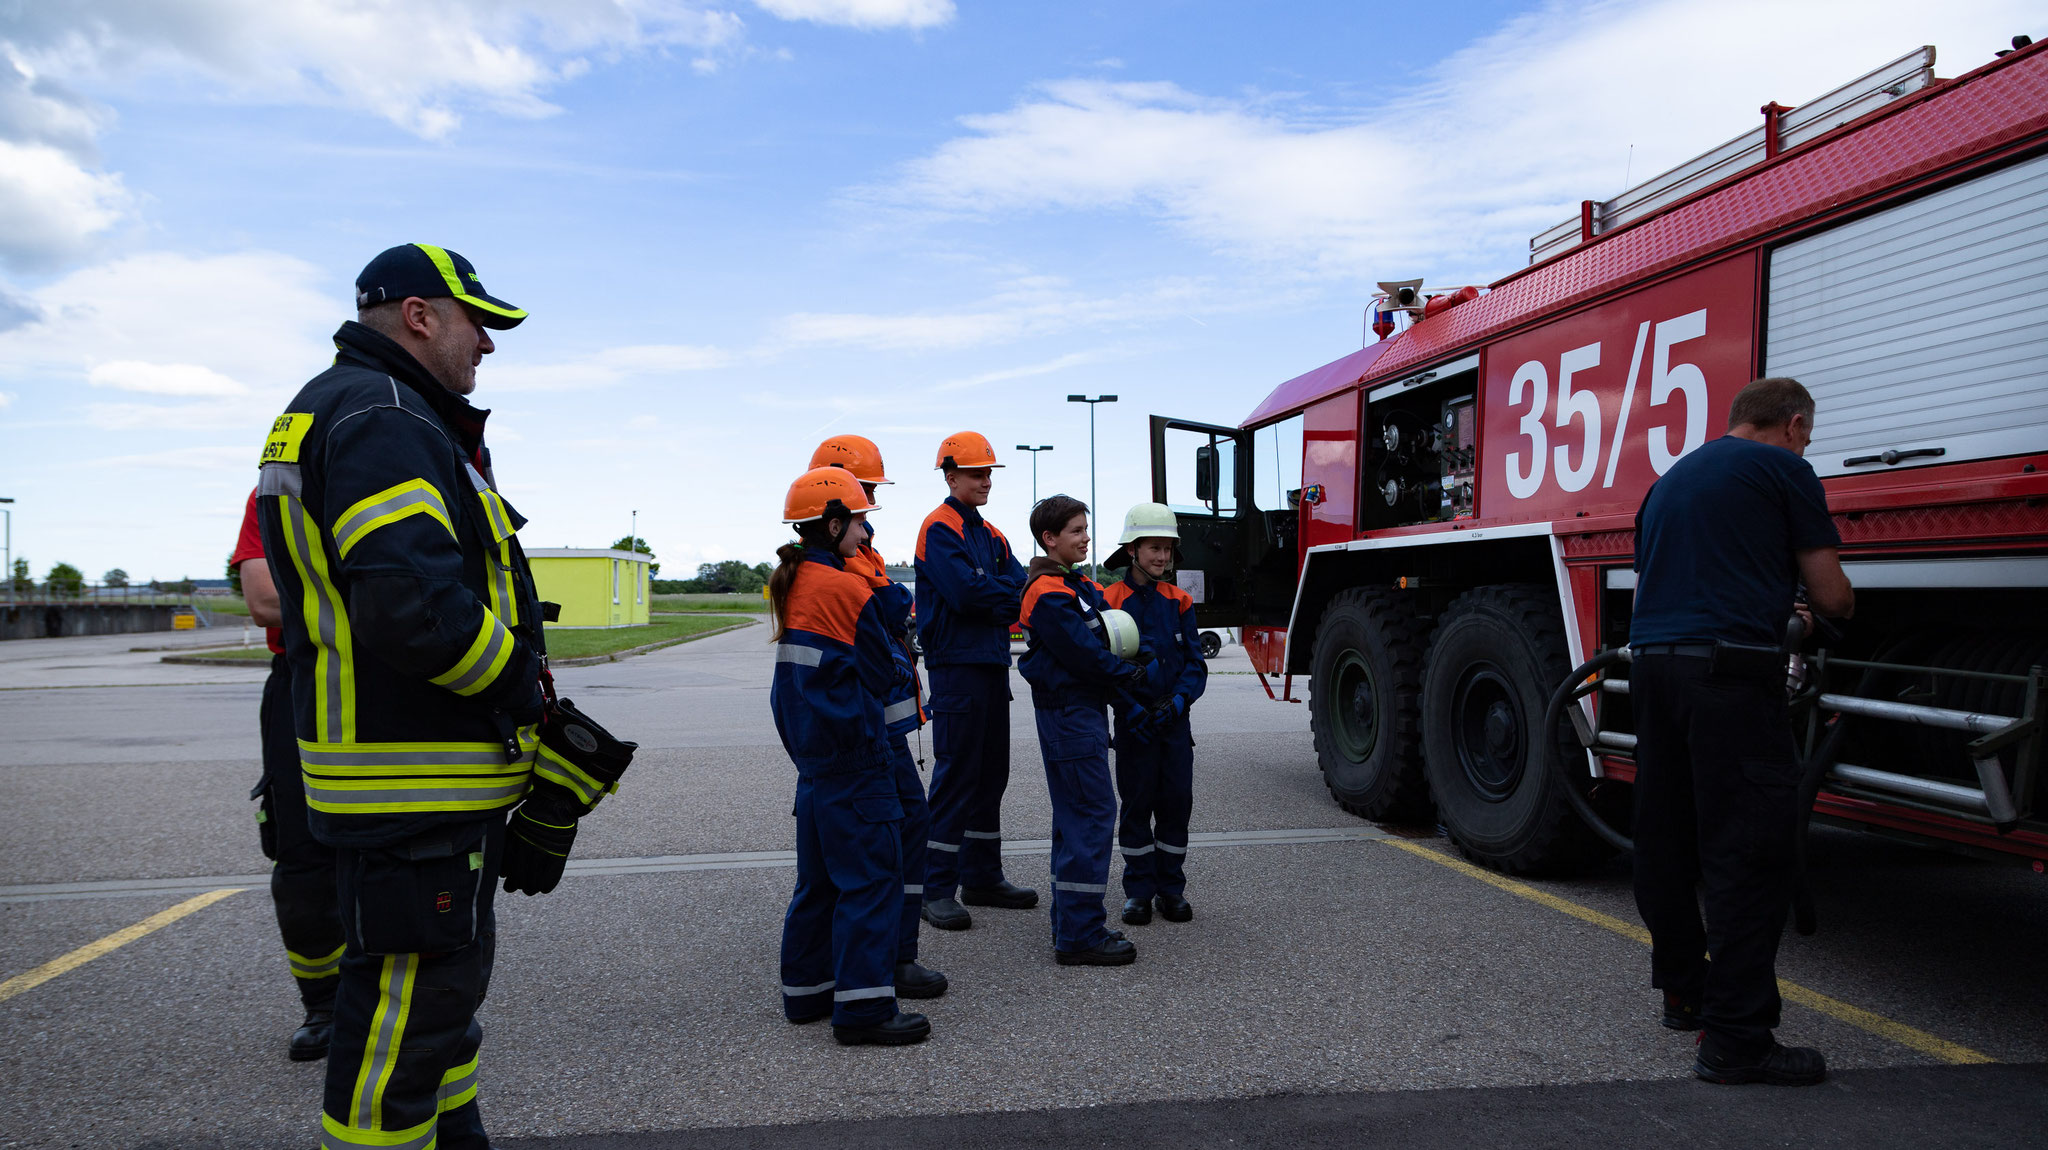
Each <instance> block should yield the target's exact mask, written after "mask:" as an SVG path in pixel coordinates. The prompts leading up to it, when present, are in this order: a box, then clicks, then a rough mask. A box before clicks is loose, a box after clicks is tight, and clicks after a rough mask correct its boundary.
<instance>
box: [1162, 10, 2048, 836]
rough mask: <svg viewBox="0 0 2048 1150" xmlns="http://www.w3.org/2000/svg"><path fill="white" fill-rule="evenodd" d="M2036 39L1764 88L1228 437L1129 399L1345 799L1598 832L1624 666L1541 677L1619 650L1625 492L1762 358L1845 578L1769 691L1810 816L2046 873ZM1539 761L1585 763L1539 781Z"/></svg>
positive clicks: (2043, 142)
mask: <svg viewBox="0 0 2048 1150" xmlns="http://www.w3.org/2000/svg"><path fill="white" fill-rule="evenodd" d="M2043 48H2044V46H2035V47H2029V48H2023V49H2021V50H2019V51H2015V52H2013V53H2010V54H2008V55H2005V56H2003V57H2001V58H1999V59H1997V60H1995V61H1994V62H1992V63H1990V64H1987V65H1985V66H1984V67H1981V68H1978V69H1976V70H1975V71H1973V72H1971V73H1969V74H1967V75H1964V76H1961V77H1958V78H1955V79H1952V80H1936V79H1934V78H1933V75H1932V59H1933V53H1932V49H1923V50H1922V51H1921V52H1920V53H1915V54H1912V55H1909V56H1908V57H1906V58H1904V59H1903V60H1902V61H1899V62H1895V64H1893V65H1890V66H1888V68H1889V71H1887V70H1884V69H1881V70H1880V71H1879V72H1877V73H1873V74H1872V76H1871V77H1865V78H1864V80H1863V81H1860V82H1859V84H1860V85H1861V86H1860V87H1859V86H1856V85H1852V86H1851V87H1849V88H1845V89H1843V90H1841V91H1840V92H1838V93H1835V94H1831V97H1834V99H1833V100H1832V103H1828V98H1824V100H1823V101H1817V102H1816V104H1822V103H1826V104H1827V106H1825V107H1816V106H1815V105H1809V106H1808V107H1807V108H1805V109H1784V108H1780V107H1779V106H1777V105H1775V104H1773V105H1770V106H1768V107H1767V108H1766V109H1765V115H1766V125H1765V127H1764V129H1763V130H1762V131H1760V132H1757V133H1752V135H1751V137H1749V138H1738V139H1737V140H1736V141H1732V142H1731V143H1730V144H1729V145H1725V146H1724V147H1723V148H1721V149H1717V150H1716V151H1715V152H1713V153H1709V154H1708V155H1707V156H1705V157H1702V159H1701V160H1700V161H1696V162H1695V163H1694V164H1692V165H1688V166H1687V167H1686V168H1682V169H1679V170H1678V171H1676V172H1674V173H1669V174H1667V176H1666V177H1659V179H1658V180H1653V181H1651V182H1650V183H1649V184H1648V185H1644V186H1641V187H1639V188H1637V189H1632V190H1631V192H1629V193H1624V194H1623V196H1622V197H1620V198H1618V199H1617V201H1614V202H1611V203H1609V204H1605V205H1596V204H1593V203H1591V202H1588V204H1587V205H1586V206H1585V209H1584V210H1583V211H1582V213H1581V218H1580V220H1579V221H1577V223H1576V224H1575V225H1573V226H1561V227H1560V228H1557V229H1552V231H1551V232H1549V233H1546V234H1545V235H1543V236H1539V237H1538V238H1537V240H1536V241H1534V242H1533V243H1532V247H1534V248H1536V253H1535V258H1534V262H1532V264H1531V266H1529V267H1527V268H1525V269H1523V270H1521V271H1518V272H1516V273H1514V274H1513V275H1510V276H1508V277H1506V278H1505V279H1502V280H1500V281H1499V282H1497V283H1494V284H1493V285H1491V287H1490V288H1489V289H1488V290H1487V291H1486V292H1484V293H1483V294H1479V295H1478V296H1477V297H1476V298H1468V299H1466V300H1464V301H1463V302H1457V303H1456V304H1455V305H1454V306H1442V305H1444V304H1447V303H1449V302H1450V301H1448V300H1440V301H1438V303H1439V307H1437V308H1432V309H1431V313H1430V314H1428V315H1427V316H1426V317H1425V318H1422V319H1420V320H1418V321H1417V322H1415V323H1413V324H1412V325H1410V326H1409V327H1407V328H1406V330H1403V331H1401V332H1400V333H1399V334H1397V335H1395V336H1393V337H1392V338H1389V339H1384V340H1382V341H1380V342H1377V343H1373V344H1370V345H1369V346H1366V347H1365V348H1364V349H1363V350H1361V351H1358V352H1354V353H1352V354H1350V355H1347V356H1345V357H1343V358H1342V359H1339V360H1336V361H1335V362H1333V363H1330V364H1327V365H1325V366H1323V367H1320V368H1317V369H1316V370H1314V371H1311V372H1308V373H1306V374H1304V375H1301V376H1299V377H1297V378H1295V379H1292V380H1289V381H1288V382H1286V383H1284V384H1282V385H1281V386H1280V387H1279V388H1277V389H1276V390H1275V391H1274V392H1273V393H1272V394H1271V395H1270V396H1269V397H1268V398H1267V399H1266V400H1265V402H1263V403H1262V404H1260V405H1259V407H1258V408H1257V409H1256V410H1255V411H1254V412H1253V413H1252V414H1251V415H1250V416H1249V417H1247V418H1246V419H1245V420H1244V421H1243V423H1242V424H1240V425H1239V426H1237V427H1220V426H1214V425H1207V424H1197V423H1189V422H1184V421H1179V420H1172V419H1166V418H1163V417H1154V419H1153V430H1152V435H1153V482H1154V488H1155V490H1154V497H1155V498H1156V499H1159V500H1160V501H1162V502H1174V504H1175V506H1176V508H1177V510H1179V511H1180V512H1181V513H1182V515H1181V519H1182V530H1183V535H1184V537H1185V538H1184V544H1183V550H1184V553H1185V562H1184V568H1185V569H1186V570H1187V571H1188V572H1189V573H1190V574H1192V575H1194V577H1195V578H1194V579H1193V580H1191V582H1193V583H1195V584H1196V586H1197V587H1198V588H1199V590H1200V592H1201V607H1200V610H1201V612H1202V614H1203V625H1204V626H1240V627H1242V628H1243V632H1242V633H1243V637H1244V644H1245V647H1246V648H1247V650H1248V653H1249V654H1250V656H1251V659H1252V662H1253V665H1254V666H1255V668H1257V669H1258V670H1259V671H1260V672H1262V673H1263V674H1266V675H1271V676H1275V677H1280V678H1282V680H1283V682H1291V680H1292V679H1293V678H1296V677H1307V678H1308V680H1309V694H1310V698H1309V699H1308V700H1307V701H1308V702H1309V704H1310V714H1311V721H1312V725H1313V727H1314V729H1315V734H1316V749H1317V755H1318V759H1319V762H1320V765H1321V768H1322V770H1323V773H1324V776H1325V779H1326V782H1327V783H1328V784H1329V786H1330V789H1331V791H1332V793H1333V794H1334V795H1335V797H1336V798H1337V799H1338V801H1339V802H1341V803H1342V804H1343V805H1345V806H1346V807H1347V808H1348V809H1351V810H1353V811H1354V812H1356V813H1359V814H1362V815H1365V816H1367V817H1373V818H1392V819H1400V818H1406V817H1418V816H1423V815H1425V814H1427V813H1428V812H1430V811H1431V809H1432V808H1433V810H1434V813H1435V815H1436V817H1437V818H1438V819H1440V820H1441V821H1442V822H1443V823H1444V824H1445V826H1446V827H1448V829H1449V830H1450V832H1451V834H1452V835H1453V837H1454V838H1455V839H1457V841H1458V842H1459V844H1460V845H1461V846H1462V847H1463V848H1464V849H1465V850H1466V851H1467V852H1468V853H1470V854H1472V855H1473V856H1474V857H1476V858H1479V859H1481V860H1483V861H1486V862H1488V863H1491V864H1493V865H1496V866H1500V867H1502V868H1504V869H1509V870H1536V869H1542V868H1545V867H1549V866H1556V865H1563V864H1567V863H1570V862H1571V861H1573V860H1576V859H1581V858H1583V857H1585V856H1586V855H1587V854H1588V853H1589V851H1590V850H1591V849H1592V843H1591V839H1590V836H1588V835H1586V834H1585V833H1584V828H1583V827H1582V826H1580V825H1579V822H1578V820H1577V819H1576V818H1574V817H1573V816H1572V814H1571V813H1570V810H1569V804H1568V802H1567V798H1568V796H1564V795H1563V794H1561V791H1562V790H1563V789H1564V788H1565V787H1566V786H1568V785H1572V784H1571V783H1570V782H1569V780H1570V778H1571V776H1572V775H1573V774H1577V775H1583V776H1584V777H1583V778H1582V779H1580V780H1579V781H1578V783H1577V786H1578V787H1579V788H1580V790H1581V791H1582V793H1588V794H1590V796H1591V798H1592V801H1593V805H1594V806H1596V807H1599V808H1600V809H1601V810H1603V811H1604V812H1605V813H1606V814H1607V816H1608V817H1609V818H1610V819H1612V820H1614V821H1618V822H1623V823H1625V821H1626V791H1627V788H1626V787H1623V786H1618V785H1616V784H1617V783H1625V782H1627V781H1628V780H1630V779H1632V778H1633V777H1634V766H1633V760H1632V758H1631V755H1630V750H1631V749H1632V747H1633V744H1634V739H1633V736H1632V735H1631V734H1630V733H1629V724H1630V720H1629V716H1628V714H1627V697H1626V693H1625V692H1626V683H1625V680H1623V679H1621V678H1620V676H1619V675H1615V676H1613V681H1611V682H1608V683H1605V684H1603V685H1602V689H1601V690H1597V691H1595V692H1593V694H1592V695H1591V697H1589V698H1587V699H1586V700H1585V701H1584V702H1582V703H1574V704H1572V705H1573V706H1574V707H1576V708H1578V709H1579V715H1578V717H1577V727H1578V731H1577V734H1576V736H1574V734H1573V733H1572V732H1571V731H1570V730H1569V729H1568V728H1567V729H1561V730H1556V731H1550V730H1543V729H1542V721H1541V720H1542V718H1543V716H1544V714H1545V701H1546V700H1547V699H1549V698H1550V696H1551V695H1552V693H1553V692H1554V691H1556V690H1557V689H1558V688H1559V686H1560V684H1562V683H1565V682H1566V681H1567V679H1568V677H1569V676H1570V674H1571V669H1572V668H1574V667H1577V666H1579V665H1580V664H1582V663H1584V662H1585V661H1586V660H1587V659H1588V658H1589V657H1591V656H1593V655H1594V654H1595V653H1597V652H1601V651H1604V650H1611V649H1615V648H1620V647H1623V646H1624V645H1625V644H1626V642H1627V635H1628V618H1629V611H1630V608H1631V605H1632V598H1633V596H1632V591H1633V587H1634V573H1633V570H1632V566H1631V564H1632V558H1633V547H1634V516H1635V512H1636V509H1637V508H1638V506H1639V505H1640V503H1641V501H1642V497H1643V495H1644V493H1645V492H1646V491H1647V490H1648V488H1649V486H1650V484H1651V483H1653V482H1654V481H1655V480H1656V478H1657V477H1658V476H1660V475H1662V474H1663V473H1664V472H1665V471H1666V470H1667V469H1668V468H1669V467H1670V466H1671V464H1672V463H1673V462H1674V461H1676V460H1677V459H1678V458H1679V457H1681V456H1683V455H1684V454H1685V453H1686V452H1688V451H1691V450H1693V449H1694V448H1696V447H1698V446H1700V445H1701V444H1702V443H1704V442H1705V441H1706V440H1707V439H1708V438H1710V437H1712V436H1716V435H1719V434H1721V433H1722V432H1723V430H1724V428H1725V424H1726V421H1727V412H1728V406H1729V402H1730V400H1731V398H1732V397H1733V396H1734V394H1735V392H1736V391H1737V390H1739V389H1740V388H1741V387H1742V386H1743V385H1744V384H1745V383H1747V382H1748V381H1750V380H1751V379H1754V378H1757V377H1760V376H1764V375H1791V376H1793V377H1795V378H1799V379H1801V380H1802V381H1803V382H1805V383H1806V384H1807V385H1808V387H1809V388H1810V389H1811V390H1812V391H1813V393H1814V395H1815V397H1816V401H1817V404H1818V412H1817V416H1816V421H1815V423H1816V430H1815V442H1814V444H1813V446H1812V447H1811V448H1810V449H1809V451H1808V452H1807V456H1806V458H1807V459H1808V461H1809V462H1811V463H1813V464H1814V466H1815V469H1816V471H1817V472H1818V473H1819V474H1820V475H1821V477H1822V479H1823V483H1824V485H1825V487H1826V489H1827V491H1828V497H1829V505H1830V509H1831V511H1832V512H1833V514H1834V517H1835V520H1836V524H1837V526H1838V527H1839V528H1840V531H1841V534H1842V539H1843V550H1842V557H1843V560H1844V563H1845V566H1846V569H1847V570H1848V571H1849V573H1850V577H1851V580H1852V581H1853V582H1854V583H1856V584H1857V586H1858V592H1859V602H1858V608H1859V609H1858V613H1857V617H1856V619H1855V620H1853V621H1852V622H1849V623H1847V624H1845V625H1844V627H1843V631H1842V634H1841V636H1840V637H1838V638H1835V639H1832V640H1830V641H1828V642H1827V643H1825V644H1824V645H1823V646H1822V648H1821V649H1820V650H1818V651H1815V650H1814V648H1813V646H1812V645H1811V644H1809V646H1808V652H1809V655H1808V657H1807V659H1806V660H1805V661H1804V662H1805V664H1806V665H1805V670H1804V679H1803V680H1802V681H1801V683H1800V684H1799V686H1800V690H1801V696H1800V697H1801V698H1803V699H1804V701H1805V704H1806V706H1805V709H1804V711H1803V712H1802V714H1804V715H1807V716H1809V717H1808V718H1806V719H1805V720H1804V721H1803V723H1804V727H1805V729H1804V730H1803V731H1802V734H1801V738H1802V740H1803V743H1802V745H1803V747H1804V748H1805V752H1806V753H1807V754H1808V756H1809V759H1810V760H1811V761H1812V762H1811V765H1812V766H1813V769H1814V770H1815V772H1816V774H1815V778H1814V785H1815V786H1816V787H1817V788H1818V792H1817V798H1816V804H1815V812H1816V814H1817V815H1820V816H1822V817H1825V818H1829V819H1832V820H1839V821H1845V822H1850V823H1855V824H1859V825H1862V826H1865V827H1869V828H1874V829H1883V830H1888V831H1894V832H1902V833H1906V834H1909V835H1912V836H1917V837H1922V838H1931V839H1941V840H1948V841H1950V842H1953V843H1958V844H1964V845H1966V846H1968V847H1972V848H1981V849H1985V850H1990V851H1996V852H2004V853H2007V854H2016V855H2020V856H2023V857H2026V858H2031V859H2034V860H2036V862H2035V865H2036V867H2037V868H2038V867H2039V866H2040V865H2041V863H2040V861H2039V860H2042V859H2048V822H2044V821H2043V819H2042V817H2041V816H2040V815H2039V814H2037V813H2036V811H2035V809H2034V807H2035V799H2034V795H2035V791H2036V766H2037V762H2036V760H2037V758H2038V752H2039V745H2040V742H2041V739H2040V736H2039V733H2038V730H2037V728H2036V726H2035V719H2036V710H2037V708H2039V707H2041V706H2042V704H2043V699H2042V695H2043V679H2042V674H2041V672H2040V670H2038V667H2039V666H2042V665H2048V595H2044V594H2043V592H2044V590H2048V506H2044V505H2043V501H2044V500H2048V54H2044V51H2043ZM1895 78H1896V79H1897V82H1894V80H1895ZM1802 113H1804V115H1803V118H1802ZM1631 197H1634V202H1633V203H1631V202H1630V200H1631ZM1574 233H1576V234H1574ZM1467 294H1468V295H1469V293H1467ZM1296 418H1298V419H1299V427H1300V433H1301V438H1302V462H1301V472H1300V475H1301V488H1300V490H1299V491H1298V492H1296V493H1293V494H1292V495H1290V496H1288V497H1287V498H1286V500H1285V501H1284V502H1286V503H1288V504H1290V505H1287V506H1282V507H1278V508H1274V509H1265V510H1262V509H1260V508H1258V507H1257V506H1255V501H1254V493H1253V491H1252V481H1251V474H1252V471H1253V468H1252V453H1253V450H1254V447H1255V445H1256V444H1258V443H1267V444H1270V443H1272V442H1273V441H1274V439H1275V436H1273V435H1267V436H1265V437H1264V438H1263V439H1261V438H1258V437H1257V433H1258V432H1260V431H1262V430H1264V429H1266V428H1268V427H1272V426H1274V425H1276V424H1279V423H1281V422H1282V421H1289V420H1293V419H1296ZM1190 435H1191V436H1193V438H1194V439H1195V441H1196V442H1197V443H1198V444H1199V446H1198V448H1197V459H1196V465H1195V469H1194V476H1195V487H1196V495H1197V498H1196V501H1195V502H1194V503H1193V504H1190V503H1189V502H1188V501H1187V500H1186V499H1185V498H1182V499H1179V500H1171V499H1169V496H1170V495H1174V494H1179V495H1182V496H1184V495H1185V494H1186V493H1185V492H1170V491H1169V490H1168V488H1169V486H1170V485H1169V484H1168V482H1167V475H1168V471H1169V468H1168V466H1167V463H1168V450H1167V446H1166V445H1167V441H1168V439H1169V437H1172V436H1178V437H1181V438H1186V437H1188V436H1190ZM1233 480H1234V484H1233ZM1795 669H1796V665H1795ZM1563 726H1564V725H1562V724H1560V727H1561V728H1562V727H1563ZM1838 727H1840V728H1842V730H1840V731H1837V728H1838ZM1830 736H1832V737H1830ZM1553 748H1554V750H1555V753H1556V754H1557V755H1559V756H1560V757H1561V758H1562V759H1563V761H1566V762H1570V763H1574V764H1575V763H1577V762H1579V761H1580V760H1581V759H1583V761H1584V762H1585V763H1586V769H1585V770H1583V771H1580V770H1577V769H1576V768H1575V769H1574V771H1573V772H1571V773H1567V772H1560V771H1552V770H1547V769H1546V768H1545V766H1544V756H1545V755H1546V754H1548V753H1551V751H1552V749H1553ZM1816 757H1819V758H1824V759H1825V760H1826V761H1825V762H1821V761H1818V759H1817V758H1816ZM1987 762H1988V763H1989V764H1990V765H1989V766H1988V767H1987V766H1986V763H1987Z"/></svg>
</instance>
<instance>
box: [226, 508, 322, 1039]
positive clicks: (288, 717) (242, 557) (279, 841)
mask: <svg viewBox="0 0 2048 1150" xmlns="http://www.w3.org/2000/svg"><path fill="white" fill-rule="evenodd" d="M228 564H229V566H231V567H233V568H234V569H235V575H236V576H237V577H238V578H239V579H241V581H242V598H243V600H244V601H245V602H247V603H248V605H249V621H250V622H252V623H255V624H257V625H258V626H260V627H262V628H263V630H264V640H265V641H266V642H267V643H268V644H269V646H270V650H271V659H270V677H269V678H268V679H265V680H264V681H263V703H262V709H261V711H260V712H259V714H258V718H257V721H258V723H259V725H260V730H261V731H262V737H263V777H262V778H261V779H258V780H257V782H256V789H255V790H254V791H253V792H251V793H250V795H249V797H250V798H252V799H256V800H258V801H259V802H260V804H261V805H259V806H258V807H257V808H256V826H257V833H258V836H259V841H260V842H261V843H262V846H263V857H265V858H267V859H269V860H271V864H272V865H271V868H270V901H271V904H272V905H273V906H274V907H275V908H276V910H277V932H278V934H279V935H281V936H282V937H283V939H284V954H285V960H286V961H287V962H288V963H290V964H291V971H292V981H293V983H295V984H296V985H297V986H298V988H299V1001H300V1003H301V1004H302V1005H304V1007H305V1008H306V1019H305V1021H304V1022H301V1023H299V1028H298V1029H297V1030H295V1031H293V1032H292V1037H291V1042H290V1043H289V1044H288V1045H287V1046H286V1048H285V1051H286V1054H287V1055H288V1056H289V1057H290V1058H291V1060H292V1061H293V1062H313V1061H317V1060H319V1059H322V1058H325V1057H327V1040H328V1037H329V1036H330V1035H331V1034H332V1033H333V1031H334V987H335V984H336V980H337V979H338V978H339V977H340V975H341V952H342V936H341V912H340V911H339V910H337V909H336V908H335V905H334V848H333V847H330V846H327V845H325V844H324V843H322V842H320V840H318V839H316V838H314V837H313V831H312V828H311V826H310V825H308V823H307V821H306V789H305V788H304V787H303V786H301V785H300V784H299V744H298V740H297V738H296V737H295V736H294V735H293V733H292V672H291V666H290V664H288V663H287V662H286V661H285V657H284V635H283V630H282V625H283V622H284V619H283V615H282V614H281V613H280V610H279V605H278V599H277V582H276V580H275V579H273V578H272V577H271V574H270V562H269V560H267V559H265V558H264V557H263V530H262V525H261V524H260V522H259V521H258V516H257V514H256V493H255V492H254V491H251V492H250V493H249V503H248V506H247V507H246V508H245V509H244V511H243V513H242V533H241V537H240V538H239V539H237V540H236V542H235V550H234V554H232V555H230V556H229V557H228Z"/></svg>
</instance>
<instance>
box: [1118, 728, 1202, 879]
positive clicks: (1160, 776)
mask: <svg viewBox="0 0 2048 1150" xmlns="http://www.w3.org/2000/svg"><path fill="white" fill-rule="evenodd" d="M1116 791H1117V797H1118V798H1120V799H1122V800H1123V813H1122V814H1121V815H1120V816H1119V817H1118V819H1117V845H1118V846H1119V847H1120V848H1121V849H1122V851H1123V856H1124V897H1125V898H1151V897H1152V896H1153V895H1155V894H1173V895H1177V894H1180V893H1182V892H1183V891H1185V890H1187V888H1188V876H1187V870H1186V866H1187V859H1188V816H1189V815H1190V813H1192V812H1193V810H1194V806H1195V740H1194V734H1193V732H1191V731H1190V730H1189V729H1188V721H1187V719H1186V718H1185V717H1182V718H1180V719H1178V720H1176V721H1175V722H1174V723H1173V725H1172V728H1171V729H1170V730H1165V731H1153V732H1152V733H1151V735H1150V737H1148V738H1139V737H1138V736H1136V735H1133V734H1131V733H1130V732H1128V731H1124V730H1119V731H1118V732H1117V736H1116Z"/></svg>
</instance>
